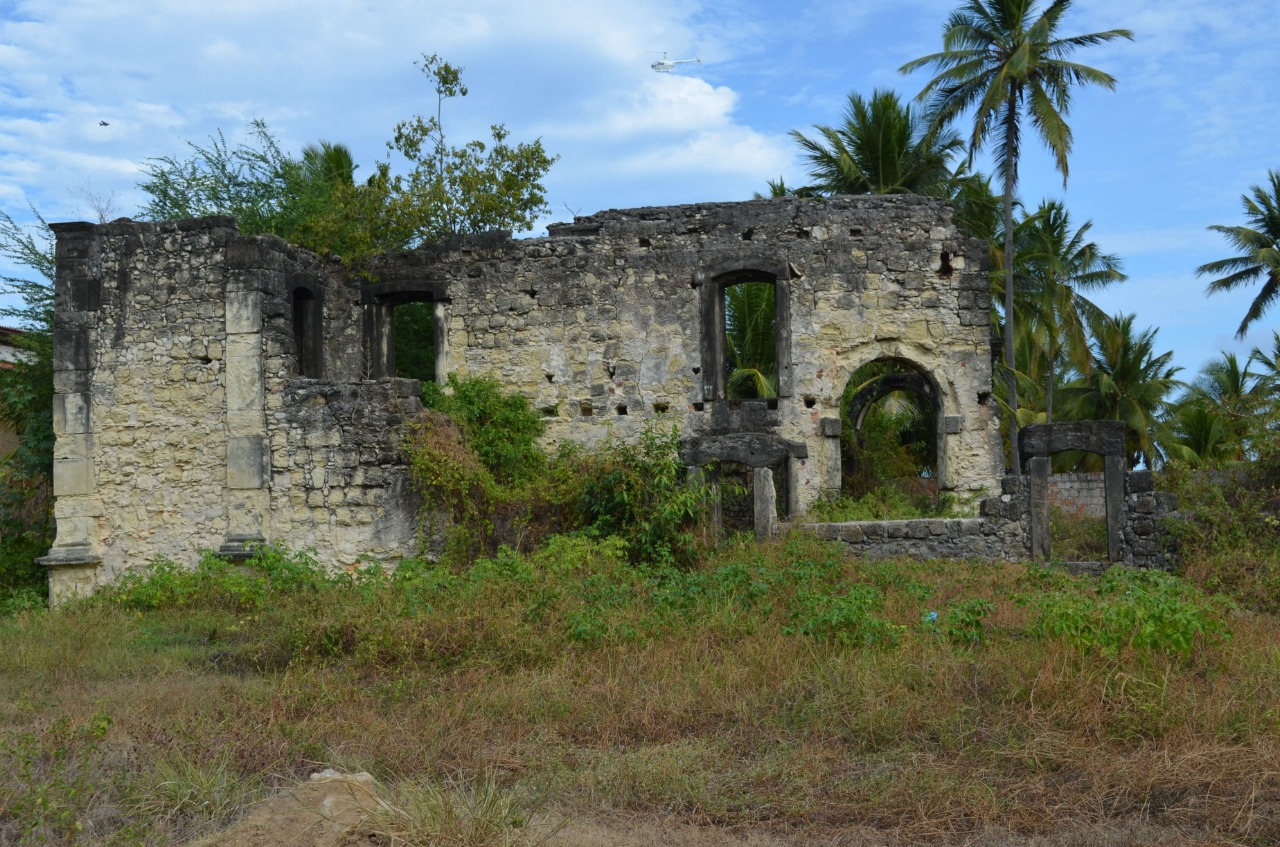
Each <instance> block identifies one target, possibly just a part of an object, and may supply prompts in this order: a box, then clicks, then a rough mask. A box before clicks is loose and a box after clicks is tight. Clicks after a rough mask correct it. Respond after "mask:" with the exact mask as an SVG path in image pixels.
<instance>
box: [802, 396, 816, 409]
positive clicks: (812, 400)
mask: <svg viewBox="0 0 1280 847" xmlns="http://www.w3.org/2000/svg"><path fill="white" fill-rule="evenodd" d="M816 405H818V398H816V397H814V396H813V395H811V394H806V395H805V396H804V407H805V408H806V409H812V408H813V407H814V406H816Z"/></svg>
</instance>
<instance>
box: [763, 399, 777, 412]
mask: <svg viewBox="0 0 1280 847" xmlns="http://www.w3.org/2000/svg"><path fill="white" fill-rule="evenodd" d="M764 405H765V408H767V409H777V408H778V398H777V397H770V398H769V399H768V400H766V401H765V402H764Z"/></svg>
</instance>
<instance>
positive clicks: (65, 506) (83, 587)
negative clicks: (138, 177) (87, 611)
mask: <svg viewBox="0 0 1280 847" xmlns="http://www.w3.org/2000/svg"><path fill="white" fill-rule="evenodd" d="M52 229H53V231H54V233H55V234H56V236H57V239H58V241H57V247H56V253H55V258H56V261H57V274H56V277H55V279H54V303H55V311H54V327H53V392H54V395H53V434H54V438H55V441H54V448H53V495H54V519H55V521H56V523H57V537H56V539H55V541H54V543H53V547H52V548H50V550H49V552H48V554H47V555H45V556H42V557H41V558H40V559H39V560H38V561H39V563H40V564H42V565H44V566H45V567H46V568H48V569H49V604H50V605H52V606H56V605H58V604H60V603H61V602H63V601H64V600H66V599H68V598H70V597H72V596H73V595H75V594H78V593H81V592H87V591H89V590H92V588H93V586H94V584H95V582H96V580H97V573H98V570H99V568H101V566H102V556H101V549H100V544H101V538H100V537H99V536H100V533H99V526H98V525H99V521H100V519H101V517H102V515H103V505H102V498H101V497H100V496H99V495H98V485H97V468H96V463H95V461H94V438H93V395H92V392H91V390H90V388H91V382H92V371H93V349H94V328H95V325H96V322H97V317H98V311H99V309H101V306H102V281H101V280H100V279H99V276H98V274H99V271H98V269H97V268H96V256H95V253H96V248H97V243H98V239H97V235H96V231H95V227H94V226H93V224H87V223H69V224H54V225H53V227H52Z"/></svg>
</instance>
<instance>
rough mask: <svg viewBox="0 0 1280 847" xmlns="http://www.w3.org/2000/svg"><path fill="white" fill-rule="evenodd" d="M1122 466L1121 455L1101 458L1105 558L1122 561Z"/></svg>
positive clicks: (1123, 503)
mask: <svg viewBox="0 0 1280 847" xmlns="http://www.w3.org/2000/svg"><path fill="white" fill-rule="evenodd" d="M1124 466H1125V460H1124V457H1123V456H1107V457H1105V458H1104V459H1103V487H1104V488H1105V490H1106V502H1107V560H1108V561H1111V562H1122V561H1124V513H1125V502H1124Z"/></svg>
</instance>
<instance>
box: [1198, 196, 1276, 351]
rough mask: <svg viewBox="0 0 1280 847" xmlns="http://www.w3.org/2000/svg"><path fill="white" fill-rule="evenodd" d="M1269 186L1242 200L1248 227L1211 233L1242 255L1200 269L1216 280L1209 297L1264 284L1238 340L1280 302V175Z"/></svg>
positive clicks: (1216, 227) (1221, 228) (1218, 228)
mask: <svg viewBox="0 0 1280 847" xmlns="http://www.w3.org/2000/svg"><path fill="white" fill-rule="evenodd" d="M1267 179H1268V181H1269V183H1270V184H1269V185H1267V186H1265V187H1264V186H1261V185H1253V186H1250V187H1249V191H1250V193H1251V194H1252V195H1253V196H1252V197H1250V196H1249V194H1243V195H1241V196H1240V200H1241V202H1242V203H1243V204H1244V216H1245V218H1247V219H1248V221H1249V225H1248V226H1220V225H1216V224H1215V225H1214V226H1211V227H1209V229H1211V230H1213V231H1214V232H1220V233H1222V234H1223V235H1224V236H1226V238H1227V241H1229V242H1230V243H1231V246H1232V247H1235V248H1236V249H1237V250H1239V251H1241V252H1240V255H1238V256H1232V257H1230V258H1227V259H1219V260H1218V261H1216V262H1208V263H1206V264H1203V265H1201V266H1200V267H1198V268H1196V275H1197V276H1216V277H1218V278H1217V279H1214V280H1211V281H1210V282H1209V293H1210V294H1217V293H1218V292H1219V291H1231V290H1233V289H1235V288H1237V287H1239V286H1241V285H1245V284H1252V283H1255V282H1258V281H1259V280H1261V282H1262V290H1261V291H1259V292H1258V294H1257V296H1256V297H1254V298H1253V302H1252V303H1251V304H1249V310H1248V311H1247V312H1245V315H1244V320H1242V321H1241V322H1240V328H1239V329H1237V330H1236V338H1244V335H1245V333H1246V332H1248V331H1249V325H1250V324H1251V323H1253V322H1254V321H1256V320H1258V319H1259V318H1261V317H1262V316H1263V314H1264V313H1266V311H1267V309H1269V308H1271V306H1272V304H1274V303H1275V302H1276V300H1277V298H1280V171H1267Z"/></svg>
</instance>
